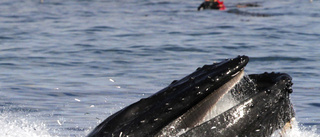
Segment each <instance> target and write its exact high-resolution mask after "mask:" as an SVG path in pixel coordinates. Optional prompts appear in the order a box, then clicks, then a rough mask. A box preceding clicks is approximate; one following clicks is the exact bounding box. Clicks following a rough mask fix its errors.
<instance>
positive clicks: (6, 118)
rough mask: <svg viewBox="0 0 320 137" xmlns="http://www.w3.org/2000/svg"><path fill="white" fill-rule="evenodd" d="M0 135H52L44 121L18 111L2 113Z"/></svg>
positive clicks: (45, 136)
mask: <svg viewBox="0 0 320 137" xmlns="http://www.w3.org/2000/svg"><path fill="white" fill-rule="evenodd" d="M0 137H52V136H51V135H50V134H49V133H48V128H47V127H46V124H45V123H43V122H38V121H37V120H34V119H32V118H30V117H28V116H27V115H20V114H17V113H7V112H4V113H1V114H0Z"/></svg>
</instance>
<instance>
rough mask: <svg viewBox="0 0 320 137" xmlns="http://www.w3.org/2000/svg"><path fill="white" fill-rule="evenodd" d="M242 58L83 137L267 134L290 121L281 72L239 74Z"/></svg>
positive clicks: (202, 72)
mask: <svg viewBox="0 0 320 137" xmlns="http://www.w3.org/2000/svg"><path fill="white" fill-rule="evenodd" d="M248 62H249V58H248V57H247V56H238V57H236V58H234V59H227V60H224V61H222V62H220V63H214V64H211V65H204V66H203V67H201V68H198V69H197V70H196V71H195V72H193V73H191V74H190V75H188V76H186V77H184V78H182V79H181V80H174V81H173V82H172V83H171V84H170V85H169V86H168V87H166V88H164V89H162V90H160V91H159V92H157V93H155V94H154V95H152V96H150V97H148V98H143V99H141V100H140V101H138V102H136V103H133V104H131V105H129V106H127V107H126V108H124V109H122V110H120V111H118V112H116V113H115V114H113V115H111V116H110V117H108V118H107V119H106V120H104V121H103V122H102V123H101V124H99V125H98V126H97V127H96V128H95V129H94V130H93V131H92V132H91V133H90V134H89V135H88V136H89V137H93V136H99V137H101V136H270V135H271V134H272V133H273V132H274V131H275V130H278V129H281V128H282V127H283V126H284V125H285V124H286V123H288V122H290V119H291V118H293V117H294V110H293V108H292V105H291V102H290V99H289V94H290V93H292V88H291V86H292V82H291V80H292V78H291V77H290V76H289V75H288V74H285V73H263V74H251V75H248V76H245V75H244V67H245V66H246V64H247V63H248Z"/></svg>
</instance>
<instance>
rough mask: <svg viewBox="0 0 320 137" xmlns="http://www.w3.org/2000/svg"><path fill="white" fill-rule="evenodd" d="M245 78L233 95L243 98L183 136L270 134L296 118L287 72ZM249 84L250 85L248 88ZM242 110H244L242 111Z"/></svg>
mask: <svg viewBox="0 0 320 137" xmlns="http://www.w3.org/2000/svg"><path fill="white" fill-rule="evenodd" d="M249 77H250V79H251V80H252V82H249V80H248V79H247V78H244V79H243V80H242V81H245V82H242V84H240V85H238V86H237V87H236V88H235V89H234V90H233V94H234V95H235V97H238V100H240V101H241V103H239V104H238V105H236V106H234V107H233V108H231V109H229V110H227V111H225V112H224V113H222V114H220V115H219V116H217V117H215V118H213V119H211V120H209V121H207V122H206V123H203V124H201V125H200V126H198V127H195V128H193V129H191V130H189V131H188V132H187V133H185V134H183V135H182V136H190V137H191V136H215V137H225V136H248V137H251V136H264V137H266V136H270V135H271V134H272V133H273V132H274V131H275V130H278V129H281V128H282V127H283V126H284V125H285V123H287V122H289V121H290V120H291V118H293V117H294V110H293V108H292V105H291V102H290V99H289V94H290V93H292V89H291V86H292V82H291V80H292V79H291V77H290V76H289V75H288V74H285V73H263V74H252V75H249ZM248 87H250V88H248ZM239 110H241V111H239Z"/></svg>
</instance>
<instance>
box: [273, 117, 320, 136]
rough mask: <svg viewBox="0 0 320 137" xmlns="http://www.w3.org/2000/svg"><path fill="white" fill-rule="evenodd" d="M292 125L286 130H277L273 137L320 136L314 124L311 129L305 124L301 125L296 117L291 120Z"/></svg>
mask: <svg viewBox="0 0 320 137" xmlns="http://www.w3.org/2000/svg"><path fill="white" fill-rule="evenodd" d="M291 126H292V128H291V129H287V130H285V131H283V130H277V131H275V132H274V133H273V134H272V135H271V137H320V135H319V134H318V132H317V127H316V126H312V127H311V129H309V128H307V127H305V126H303V125H299V122H298V121H296V120H295V119H294V120H292V121H291Z"/></svg>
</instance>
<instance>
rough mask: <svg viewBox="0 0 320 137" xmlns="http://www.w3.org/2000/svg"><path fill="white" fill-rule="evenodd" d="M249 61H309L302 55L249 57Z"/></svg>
mask: <svg viewBox="0 0 320 137" xmlns="http://www.w3.org/2000/svg"><path fill="white" fill-rule="evenodd" d="M250 61H253V62H254V61H295V62H296V61H310V60H308V59H306V58H302V57H285V56H268V57H251V58H250Z"/></svg>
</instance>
